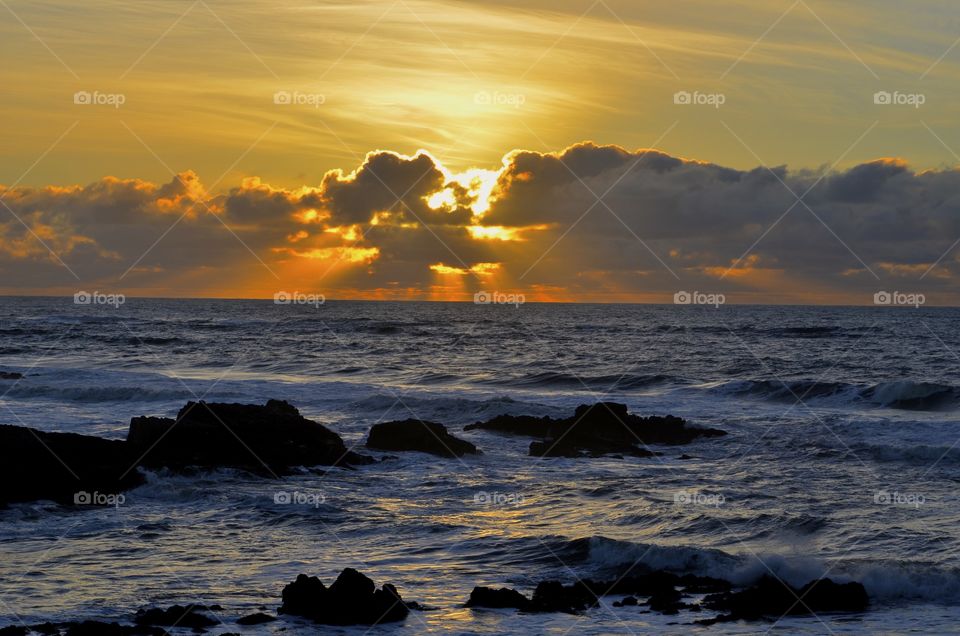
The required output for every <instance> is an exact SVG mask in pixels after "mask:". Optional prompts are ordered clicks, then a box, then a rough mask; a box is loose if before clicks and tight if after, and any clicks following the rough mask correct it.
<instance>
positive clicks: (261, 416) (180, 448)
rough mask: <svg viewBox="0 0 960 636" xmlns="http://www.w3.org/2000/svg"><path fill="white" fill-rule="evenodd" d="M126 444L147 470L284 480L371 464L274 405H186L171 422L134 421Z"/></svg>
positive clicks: (288, 410) (292, 411)
mask: <svg viewBox="0 0 960 636" xmlns="http://www.w3.org/2000/svg"><path fill="white" fill-rule="evenodd" d="M127 442H128V443H129V444H130V446H131V447H132V450H133V451H134V452H136V453H137V455H138V456H141V455H142V460H141V464H142V465H143V466H146V467H149V468H160V467H167V468H171V469H183V468H187V467H191V466H196V467H201V468H219V467H224V466H226V467H234V468H242V469H246V470H250V471H252V472H255V473H260V474H284V473H289V472H290V470H291V469H292V468H293V467H297V466H315V465H326V466H338V465H345V466H349V465H351V464H365V463H371V462H372V461H373V460H372V458H369V457H364V456H362V455H358V454H356V453H353V452H351V451H350V450H348V449H347V447H346V445H345V444H344V443H343V440H342V439H341V438H340V436H339V435H337V434H336V433H334V432H333V431H331V430H329V429H328V428H326V427H325V426H323V425H321V424H319V423H317V422H314V421H312V420H308V419H306V418H304V417H303V416H301V415H300V412H299V411H298V410H297V409H296V408H295V407H293V406H291V405H290V404H288V403H287V402H282V401H278V400H270V401H268V402H267V403H266V405H265V406H258V405H253V404H220V403H207V402H202V401H201V402H199V403H198V402H189V403H188V404H187V405H186V406H184V407H183V408H182V409H180V413H178V414H177V418H176V419H169V418H158V417H135V418H133V419H132V420H131V422H130V430H129V432H128V434H127Z"/></svg>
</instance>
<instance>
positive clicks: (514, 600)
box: [465, 587, 530, 610]
mask: <svg viewBox="0 0 960 636" xmlns="http://www.w3.org/2000/svg"><path fill="white" fill-rule="evenodd" d="M465 607H489V608H492V609H502V608H505V607H507V608H513V609H518V610H527V609H530V599H528V598H527V597H526V596H524V595H523V594H521V593H520V592H518V591H516V590H513V589H510V588H509V587H501V588H500V589H498V590H495V589H493V588H489V587H475V588H473V591H472V592H470V598H469V599H468V600H467V603H466V605H465Z"/></svg>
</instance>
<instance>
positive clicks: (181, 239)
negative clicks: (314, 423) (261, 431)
mask: <svg viewBox="0 0 960 636" xmlns="http://www.w3.org/2000/svg"><path fill="white" fill-rule="evenodd" d="M958 39H960V14H958V13H957V11H956V5H955V3H954V2H950V1H948V0H944V1H943V2H936V1H932V0H931V1H928V2H925V3H924V8H923V10H922V11H920V10H917V9H916V7H915V6H913V5H910V4H909V3H904V2H894V1H893V0H870V1H867V0H863V1H848V2H825V1H823V0H784V1H783V2H781V1H779V0H778V1H769V0H762V1H761V0H730V1H727V2H724V3H717V2H714V1H710V2H708V1H706V0H684V1H683V2H679V3H664V2H654V1H649V2H648V1H647V0H622V1H621V0H596V1H583V2H580V1H571V2H560V3H558V2H547V1H546V0H500V1H487V2H467V1H454V0H433V1H424V0H395V1H394V0H369V1H366V0H355V1H350V2H323V1H319V0H312V1H308V0H271V1H270V2H267V1H266V0H238V1H232V2H223V1H221V0H209V1H204V0H197V1H196V2H193V1H191V0H184V1H182V2H181V1H179V0H177V1H174V0H170V1H165V2H156V3H145V2H124V1H102V0H88V1H87V2H83V3H77V2H48V1H42V0H41V1H33V0H31V1H25V0H0V55H2V57H3V60H4V64H3V65H2V66H0V82H2V89H0V91H2V95H3V99H2V102H0V109H2V118H0V127H2V133H3V144H2V145H0V184H2V185H0V274H2V276H3V282H2V283H0V292H2V293H6V294H73V293H74V292H76V291H78V290H89V291H93V290H100V291H104V292H117V293H121V292H122V293H126V294H128V295H143V296H178V297H179V296H212V297H262V298H269V297H271V296H272V295H273V294H275V293H276V292H277V291H280V290H286V291H294V290H299V291H302V292H316V293H323V294H325V295H326V296H327V297H328V298H392V299H424V300H428V299H429V300H447V299H449V300H464V299H469V298H471V297H472V295H473V294H474V293H475V292H476V291H478V290H499V291H503V292H506V293H511V292H512V293H524V294H526V296H527V299H528V300H558V301H580V302H586V301H636V302H670V300H671V298H672V295H673V294H674V293H676V292H677V291H679V290H691V291H692V290H702V291H716V292H722V293H724V294H726V295H727V298H728V302H749V303H755V302H770V303H784V302H797V303H849V304H868V303H870V302H872V297H873V294H874V293H875V292H876V291H878V290H890V291H893V290H901V291H909V292H914V291H915V292H922V293H924V294H926V295H927V298H928V303H929V304H956V303H958V302H960V294H957V291H956V290H957V285H956V276H957V275H958V274H960V262H958V258H960V246H957V245H955V242H957V241H958V239H960V214H958V211H960V172H958V171H957V168H956V166H957V164H960V156H958V154H957V153H958V152H960V118H958V117H957V104H960V99H958V98H960V88H958V87H960V82H958V80H960V44H958ZM688 97H689V100H688V99H687V98H688ZM687 101H690V102H694V103H686V102H687ZM87 102H94V103H87ZM887 102H891V103H887Z"/></svg>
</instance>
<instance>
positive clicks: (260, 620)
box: [237, 612, 277, 625]
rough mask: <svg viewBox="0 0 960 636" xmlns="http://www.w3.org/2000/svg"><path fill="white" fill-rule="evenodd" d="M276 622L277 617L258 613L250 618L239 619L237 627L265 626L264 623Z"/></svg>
mask: <svg viewBox="0 0 960 636" xmlns="http://www.w3.org/2000/svg"><path fill="white" fill-rule="evenodd" d="M275 620H277V617H276V616H270V615H269V614H264V613H263V612H257V613H256V614H250V615H249V616H244V617H243V618H239V619H237V625H263V624H264V623H272V622H273V621H275Z"/></svg>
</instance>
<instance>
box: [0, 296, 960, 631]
mask: <svg viewBox="0 0 960 636" xmlns="http://www.w3.org/2000/svg"><path fill="white" fill-rule="evenodd" d="M0 371H6V372H19V373H22V374H24V377H23V379H21V380H19V381H15V380H0V395H2V408H0V413H2V414H3V419H2V423H5V424H15V425H21V426H30V427H35V428H38V429H42V430H48V431H70V432H77V433H84V434H91V435H99V436H103V437H110V438H117V439H122V438H123V437H124V436H125V435H126V430H127V426H128V425H129V421H130V418H131V417H133V416H138V415H156V416H166V417H172V416H174V415H175V414H176V412H177V411H178V410H179V409H180V407H182V406H183V405H184V404H185V403H186V402H187V401H189V400H197V399H200V398H202V399H204V400H207V401H210V402H243V403H261V404H262V403H264V402H265V401H266V400H267V399H271V398H274V399H283V400H287V401H289V402H290V403H291V404H293V405H294V406H296V407H297V408H299V409H300V411H301V412H302V413H303V414H304V415H305V416H306V417H309V418H311V419H314V420H317V421H319V422H321V423H323V424H325V425H326V426H328V427H329V428H331V429H332V430H334V431H336V432H337V433H338V434H340V435H341V436H342V437H343V438H344V439H345V440H346V442H347V445H348V446H356V447H357V448H356V450H357V451H359V452H367V453H368V454H371V455H374V456H376V457H382V456H384V455H392V456H394V458H392V459H388V460H387V461H383V462H380V463H377V464H374V465H370V466H363V467H360V468H359V469H357V470H347V469H331V470H328V471H326V472H325V473H323V474H315V473H308V472H304V474H298V475H295V476H293V477H287V478H285V479H283V480H282V481H279V482H278V481H276V480H272V479H269V478H265V477H258V476H253V475H250V474H247V473H243V472H239V471H231V470H219V471H213V472H198V473H195V474H188V475H184V474H173V473H168V472H164V471H160V472H156V473H149V474H148V483H147V485H145V486H142V487H140V488H137V489H135V490H132V491H129V492H127V493H126V494H125V499H124V501H123V503H122V505H117V506H113V507H105V508H83V509H71V508H65V507H61V506H58V505H56V504H53V503H49V502H38V503H31V504H16V505H13V506H11V507H10V508H9V509H6V510H0V627H2V626H3V625H7V624H19V620H18V618H17V617H19V619H22V620H23V621H24V622H26V623H31V624H32V623H39V622H43V621H46V620H54V621H56V620H67V619H78V618H96V619H101V620H103V619H108V620H122V619H124V618H127V617H129V615H130V614H131V613H132V612H134V611H136V610H137V609H138V608H140V607H146V606H164V607H165V606H168V605H172V604H174V603H184V602H201V603H206V604H213V603H216V604H220V605H222V606H223V610H222V611H218V615H220V616H221V617H222V618H223V619H224V621H225V623H227V624H226V625H224V626H221V627H219V628H215V629H213V630H211V633H213V634H218V633H225V632H231V631H233V632H235V631H237V628H236V626H235V625H232V626H231V625H230V624H229V623H230V621H231V620H233V619H235V618H236V617H238V616H242V615H245V614H249V613H251V612H255V611H258V610H259V609H261V608H266V609H267V610H269V611H271V612H272V610H274V609H275V608H276V607H277V606H279V604H280V591H281V589H282V588H283V586H284V585H285V584H286V583H288V582H290V581H292V580H293V579H294V578H295V577H296V575H297V574H299V573H306V574H310V575H317V576H319V577H320V578H321V579H323V580H324V581H327V582H329V581H331V580H333V579H334V578H335V577H336V575H337V573H339V572H340V570H341V569H343V568H345V567H355V568H357V569H358V570H360V571H361V572H364V573H365V574H367V575H369V576H370V577H371V578H373V579H374V580H375V581H376V582H377V584H378V585H379V584H381V583H393V584H394V585H396V586H397V588H398V589H399V591H400V593H401V594H402V595H403V597H404V599H405V600H414V601H419V602H421V603H423V604H426V605H428V606H430V607H431V608H432V609H431V610H430V611H425V612H413V613H412V614H411V615H410V616H409V617H408V618H407V619H406V621H405V622H404V623H403V624H395V625H390V626H381V627H376V628H374V629H372V630H369V633H391V634H392V633H397V634H420V633H457V634H507V633H509V634H560V635H562V634H643V633H653V632H655V633H664V634H672V633H677V634H680V633H689V632H690V631H691V630H693V629H697V630H699V631H702V632H703V633H707V634H746V633H751V634H752V633H758V632H760V633H762V632H766V631H767V630H773V631H775V632H777V633H790V634H794V633H797V634H822V633H845V634H850V633H857V634H860V633H864V634H866V633H870V634H874V633H885V634H899V633H908V632H916V631H924V632H933V633H946V632H956V631H958V630H960V628H958V627H957V625H958V624H960V571H958V569H957V567H958V564H960V562H958V557H957V551H958V548H960V523H958V522H960V502H958V496H957V488H958V483H960V427H958V424H960V379H958V378H960V374H958V371H960V310H957V309H949V308H929V307H923V308H919V309H914V308H899V307H898V308H893V307H792V306H791V307H788V306H732V305H725V306H720V307H704V306H673V305H671V306H665V305H664V306H658V305H580V304H536V303H527V304H522V305H519V306H514V305H496V304H489V305H475V304H472V303H416V302H407V303H390V302H353V301H349V302H348V301H340V302H338V301H328V302H326V303H324V304H317V305H297V304H281V305H277V304H274V303H273V302H272V301H256V300H160V299H139V298H127V299H126V302H125V303H123V304H121V305H118V306H112V305H75V304H74V301H73V298H3V299H0ZM598 400H607V401H616V402H622V403H625V404H627V405H628V406H629V408H630V410H631V411H632V412H634V413H638V414H641V415H665V414H673V415H677V416H681V417H684V418H686V419H687V420H689V421H690V422H691V423H692V424H694V425H699V426H709V427H715V428H720V429H723V430H725V431H727V432H728V433H729V434H728V435H727V436H725V437H722V438H713V439H703V440H699V441H696V442H694V443H692V444H690V445H687V446H679V447H661V448H655V450H659V451H661V452H662V455H660V456H657V457H647V458H638V457H623V458H620V457H613V456H610V457H602V458H582V459H566V458H549V459H542V458H537V457H529V456H528V455H527V446H528V445H529V439H527V438H520V437H508V436H500V435H496V434H492V433H489V432H484V431H480V430H473V431H466V432H465V431H463V426H464V425H466V424H470V423H473V422H476V421H480V420H486V419H489V418H491V417H493V416H495V415H499V414H505V413H509V414H515V415H538V416H539V415H549V416H554V417H566V416H568V415H570V414H571V413H572V411H573V409H574V408H575V407H576V406H577V405H579V404H583V403H591V402H596V401H598ZM410 417H418V418H422V419H427V420H431V421H436V422H440V423H442V424H444V425H446V426H447V427H448V429H450V431H451V432H452V433H453V434H455V435H457V436H458V437H461V438H463V439H467V440H469V441H471V442H473V443H475V444H476V445H477V446H479V447H480V448H481V449H482V450H483V453H484V454H483V455H481V456H475V457H473V456H470V457H464V458H462V459H441V458H437V457H432V456H427V455H423V454H420V453H379V452H372V451H365V449H363V448H362V445H363V442H364V440H365V437H366V433H367V431H369V429H370V427H371V426H372V425H373V424H375V423H377V422H383V421H389V420H401V419H407V418H410ZM684 455H686V456H688V457H689V458H681V457H682V456H684ZM283 493H288V494H294V493H295V494H296V495H295V496H292V497H288V498H287V499H290V500H291V502H290V503H287V502H286V499H285V498H284V497H283V496H282V494H283ZM278 495H281V496H278ZM636 563H640V564H645V565H649V566H651V567H655V568H666V569H673V570H676V571H679V572H694V573H699V574H707V575H714V576H720V577H723V578H727V579H730V580H734V581H737V582H742V583H744V584H746V583H749V582H751V581H753V580H756V579H757V578H758V577H760V576H762V575H763V574H764V573H769V572H773V573H775V574H776V575H777V576H779V577H781V578H782V579H783V580H785V581H787V582H789V583H791V584H794V585H798V586H799V585H802V584H803V583H806V582H807V581H809V580H811V579H813V578H816V577H818V576H822V575H827V576H829V577H831V578H833V579H835V580H837V581H848V580H854V581H860V582H862V583H863V584H864V585H865V587H866V589H867V592H868V594H869V596H870V600H871V609H870V610H869V611H867V612H866V613H864V614H857V615H834V616H830V615H825V616H820V617H806V618H804V617H791V618H786V619H783V620H781V621H779V622H777V623H776V624H775V625H774V624H769V623H752V624H751V623H731V624H718V625H714V626H711V627H698V628H694V627H693V626H691V625H690V622H691V620H693V618H696V616H693V617H692V618H691V615H690V614H687V613H681V614H680V615H679V616H665V615H660V614H656V613H646V612H644V611H643V608H642V607H640V608H638V607H622V608H614V607H612V606H611V605H610V601H612V600H615V599H609V600H608V601H606V602H605V604H604V605H603V606H601V607H598V608H595V609H592V610H589V611H588V612H585V613H584V614H582V615H576V616H571V615H564V614H546V615H534V614H519V613H516V612H515V611H513V610H472V609H465V608H464V607H463V603H464V602H465V601H466V600H467V598H468V596H469V594H470V591H471V590H472V589H473V587H474V586H477V585H487V586H493V587H502V586H507V587H513V588H516V589H518V590H520V591H522V592H524V593H527V594H529V593H530V592H531V591H532V589H533V588H534V587H535V586H536V584H537V583H538V582H539V581H542V580H546V579H556V580H561V581H564V582H567V583H572V582H574V581H576V580H577V579H578V578H582V577H602V576H615V575H616V573H618V572H622V571H624V570H625V569H626V568H629V567H630V566H631V565H633V564H636ZM228 617H229V618H228ZM285 627H286V628H287V633H291V632H293V633H344V634H357V635H358V636H359V635H361V634H365V633H368V629H367V628H337V629H333V628H322V629H318V630H316V632H314V631H313V628H310V627H307V626H305V625H301V626H298V627H296V628H293V627H291V626H290V625H289V624H285V623H284V622H283V621H279V622H276V623H272V624H269V625H265V626H259V627H255V628H244V631H243V633H244V634H273V633H280V630H282V629H284V628H285ZM171 633H179V632H178V631H177V630H172V632H171ZM183 633H189V632H188V631H184V632H183Z"/></svg>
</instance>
